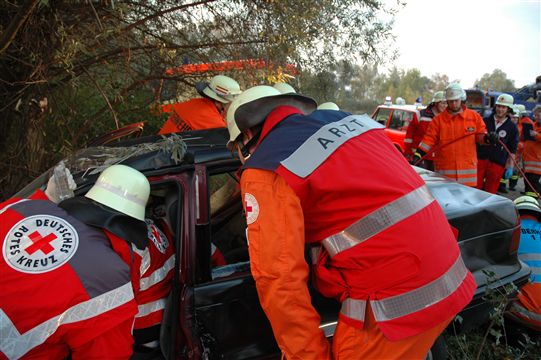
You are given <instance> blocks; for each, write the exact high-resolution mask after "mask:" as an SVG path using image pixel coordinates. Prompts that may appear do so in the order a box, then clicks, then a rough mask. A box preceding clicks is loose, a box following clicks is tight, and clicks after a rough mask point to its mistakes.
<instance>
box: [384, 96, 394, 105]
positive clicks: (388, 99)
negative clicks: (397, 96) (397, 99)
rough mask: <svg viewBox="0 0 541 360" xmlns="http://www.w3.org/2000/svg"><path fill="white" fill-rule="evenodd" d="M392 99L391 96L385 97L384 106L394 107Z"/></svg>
mask: <svg viewBox="0 0 541 360" xmlns="http://www.w3.org/2000/svg"><path fill="white" fill-rule="evenodd" d="M392 100H393V99H392V98H391V97H390V96H385V102H384V103H383V104H384V105H392V104H393V103H392Z"/></svg>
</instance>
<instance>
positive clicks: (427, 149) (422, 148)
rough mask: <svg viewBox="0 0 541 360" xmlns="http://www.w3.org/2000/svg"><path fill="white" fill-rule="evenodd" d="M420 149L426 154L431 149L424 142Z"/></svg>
mask: <svg viewBox="0 0 541 360" xmlns="http://www.w3.org/2000/svg"><path fill="white" fill-rule="evenodd" d="M419 149H421V150H423V151H424V152H429V151H430V149H431V147H430V146H428V144H425V143H424V142H421V143H420V144H419Z"/></svg>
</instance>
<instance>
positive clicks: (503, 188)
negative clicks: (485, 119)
mask: <svg viewBox="0 0 541 360" xmlns="http://www.w3.org/2000/svg"><path fill="white" fill-rule="evenodd" d="M523 106H524V105H523ZM509 117H510V119H511V121H512V122H513V124H515V125H517V130H518V133H519V139H520V129H519V128H518V121H519V118H520V107H519V106H518V105H513V111H511V112H510V113H509ZM519 150H520V141H519V143H518V146H517V153H516V154H515V161H514V163H513V174H512V175H511V177H510V178H509V181H508V180H507V179H504V178H503V177H502V178H501V179H500V186H499V187H498V192H499V193H503V194H506V193H507V182H509V190H511V191H515V187H516V186H517V182H518V168H517V165H516V164H518V161H519Z"/></svg>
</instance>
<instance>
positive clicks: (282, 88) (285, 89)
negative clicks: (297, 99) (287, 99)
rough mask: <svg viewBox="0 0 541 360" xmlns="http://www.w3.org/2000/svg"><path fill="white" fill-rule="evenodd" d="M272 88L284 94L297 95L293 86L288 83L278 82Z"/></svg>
mask: <svg viewBox="0 0 541 360" xmlns="http://www.w3.org/2000/svg"><path fill="white" fill-rule="evenodd" d="M272 87H273V88H275V89H276V90H278V91H279V92H280V93H282V94H291V93H296V91H295V89H294V88H293V86H291V85H289V84H288V83H283V82H278V83H276V84H274V85H273V86H272Z"/></svg>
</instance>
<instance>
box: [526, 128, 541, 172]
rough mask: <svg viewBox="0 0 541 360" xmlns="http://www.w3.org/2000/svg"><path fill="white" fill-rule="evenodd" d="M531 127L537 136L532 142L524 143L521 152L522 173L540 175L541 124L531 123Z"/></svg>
mask: <svg viewBox="0 0 541 360" xmlns="http://www.w3.org/2000/svg"><path fill="white" fill-rule="evenodd" d="M532 126H533V130H535V131H536V132H537V136H536V137H535V138H534V139H532V140H526V141H524V148H523V150H522V160H523V161H524V172H527V173H533V174H538V175H541V124H540V123H538V122H535V123H534V122H532ZM523 136H524V135H523Z"/></svg>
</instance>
